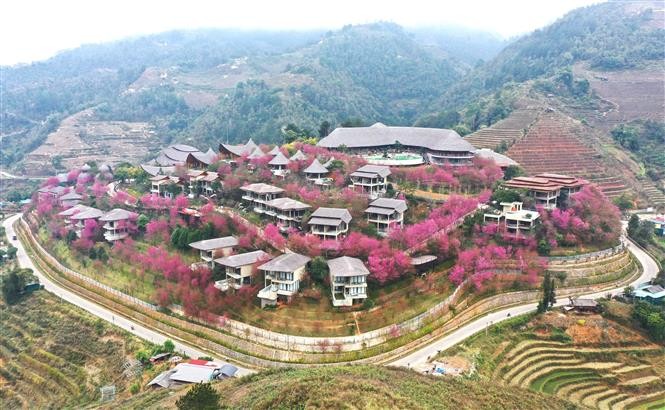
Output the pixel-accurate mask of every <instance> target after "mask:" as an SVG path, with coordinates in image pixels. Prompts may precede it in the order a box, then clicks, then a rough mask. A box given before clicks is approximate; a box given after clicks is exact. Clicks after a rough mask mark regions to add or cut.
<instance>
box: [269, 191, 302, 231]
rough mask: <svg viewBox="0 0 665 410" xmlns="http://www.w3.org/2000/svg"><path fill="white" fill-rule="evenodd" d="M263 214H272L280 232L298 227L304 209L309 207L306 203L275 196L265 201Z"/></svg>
mask: <svg viewBox="0 0 665 410" xmlns="http://www.w3.org/2000/svg"><path fill="white" fill-rule="evenodd" d="M264 205H265V211H264V212H263V213H264V214H266V215H268V216H272V217H273V218H274V219H275V221H276V222H277V227H278V228H279V230H280V231H282V232H287V231H288V230H289V229H291V228H294V229H300V228H301V227H300V222H302V217H303V215H304V214H305V210H307V209H309V208H311V206H309V205H307V204H306V203H303V202H300V201H296V200H295V199H291V198H275V199H273V200H270V201H268V202H266V203H265V204H264Z"/></svg>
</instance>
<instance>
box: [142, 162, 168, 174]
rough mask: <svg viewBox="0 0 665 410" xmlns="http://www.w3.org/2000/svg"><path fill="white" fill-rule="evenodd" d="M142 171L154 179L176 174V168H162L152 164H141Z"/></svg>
mask: <svg viewBox="0 0 665 410" xmlns="http://www.w3.org/2000/svg"><path fill="white" fill-rule="evenodd" d="M141 169H143V170H144V171H145V172H147V173H148V174H149V175H151V176H153V177H154V176H156V175H171V174H173V173H174V172H175V167H160V166H157V165H150V164H141Z"/></svg>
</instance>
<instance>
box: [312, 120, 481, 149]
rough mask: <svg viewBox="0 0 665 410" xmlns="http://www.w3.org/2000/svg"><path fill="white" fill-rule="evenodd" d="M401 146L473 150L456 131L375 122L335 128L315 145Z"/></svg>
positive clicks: (355, 146) (352, 146) (332, 146)
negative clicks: (359, 125)
mask: <svg viewBox="0 0 665 410" xmlns="http://www.w3.org/2000/svg"><path fill="white" fill-rule="evenodd" d="M397 143H400V144H401V145H405V146H410V147H418V148H427V149H430V150H433V151H463V152H469V151H473V150H474V149H475V148H474V147H473V145H471V144H470V143H469V142H468V141H466V140H464V139H463V138H462V137H460V136H459V134H457V132H455V131H453V130H448V129H441V128H419V127H387V126H385V125H383V124H381V123H376V124H374V125H372V126H371V127H353V128H336V129H335V130H334V131H333V132H331V133H330V134H329V135H328V136H327V137H325V138H322V139H321V140H320V141H319V142H318V144H317V145H319V146H321V147H327V148H339V147H340V146H342V145H345V146H346V147H349V148H363V147H379V146H385V145H395V144H397Z"/></svg>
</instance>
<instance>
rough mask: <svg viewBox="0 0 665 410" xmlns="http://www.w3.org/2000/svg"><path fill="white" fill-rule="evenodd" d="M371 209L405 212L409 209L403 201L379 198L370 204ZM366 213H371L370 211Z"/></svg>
mask: <svg viewBox="0 0 665 410" xmlns="http://www.w3.org/2000/svg"><path fill="white" fill-rule="evenodd" d="M369 206H370V208H385V209H390V210H395V211H398V212H404V211H406V209H407V206H406V201H405V200H403V199H391V198H379V199H375V200H374V201H372V202H371V203H370V204H369ZM365 212H369V209H368V210H367V211H365Z"/></svg>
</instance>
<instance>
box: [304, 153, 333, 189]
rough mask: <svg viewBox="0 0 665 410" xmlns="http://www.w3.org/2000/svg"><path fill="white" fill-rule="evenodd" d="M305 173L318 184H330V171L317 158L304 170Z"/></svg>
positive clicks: (307, 177)
mask: <svg viewBox="0 0 665 410" xmlns="http://www.w3.org/2000/svg"><path fill="white" fill-rule="evenodd" d="M303 173H304V174H305V178H306V179H307V180H308V181H312V182H314V183H315V184H317V185H328V184H329V183H330V178H328V174H330V171H328V168H326V167H324V166H323V165H322V164H321V163H320V162H319V160H318V159H317V158H314V161H312V163H311V164H310V165H309V166H308V167H307V168H305V169H304V170H303Z"/></svg>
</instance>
